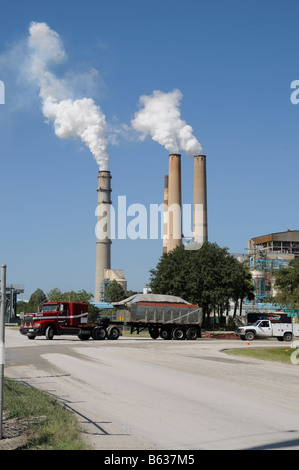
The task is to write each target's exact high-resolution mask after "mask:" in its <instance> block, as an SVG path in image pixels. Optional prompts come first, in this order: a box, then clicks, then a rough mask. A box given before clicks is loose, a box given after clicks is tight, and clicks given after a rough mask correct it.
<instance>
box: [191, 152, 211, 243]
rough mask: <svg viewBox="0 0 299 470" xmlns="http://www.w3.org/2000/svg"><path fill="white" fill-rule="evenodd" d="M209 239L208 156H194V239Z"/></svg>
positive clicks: (195, 240)
mask: <svg viewBox="0 0 299 470" xmlns="http://www.w3.org/2000/svg"><path fill="white" fill-rule="evenodd" d="M207 240H208V218H207V178H206V156H205V155H196V156H195V157H194V200H193V241H194V242H197V243H203V242H205V241H207Z"/></svg>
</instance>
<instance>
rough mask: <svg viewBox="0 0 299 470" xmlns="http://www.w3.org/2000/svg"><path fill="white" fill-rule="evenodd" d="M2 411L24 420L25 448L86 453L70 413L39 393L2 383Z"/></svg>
mask: <svg viewBox="0 0 299 470" xmlns="http://www.w3.org/2000/svg"><path fill="white" fill-rule="evenodd" d="M3 397H4V400H3V410H4V412H5V416H6V417H7V418H8V419H10V418H19V419H25V420H26V421H27V433H28V439H27V444H26V446H25V449H38V450H87V449H89V447H88V446H87V444H86V443H85V442H84V441H83V439H82V437H81V435H80V431H79V424H78V421H77V419H76V417H75V416H74V414H73V413H72V412H70V411H69V410H67V409H66V408H64V407H63V406H62V405H61V404H60V403H59V401H58V400H56V399H55V398H53V397H51V396H50V395H48V394H47V393H45V392H42V391H41V390H37V389H35V388H32V387H30V386H28V385H24V384H22V383H19V382H16V381H14V380H11V379H5V380H4V388H3Z"/></svg>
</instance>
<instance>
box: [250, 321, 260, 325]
mask: <svg viewBox="0 0 299 470" xmlns="http://www.w3.org/2000/svg"><path fill="white" fill-rule="evenodd" d="M260 321H261V320H257V321H256V322H255V323H253V324H252V326H258V325H259V324H260Z"/></svg>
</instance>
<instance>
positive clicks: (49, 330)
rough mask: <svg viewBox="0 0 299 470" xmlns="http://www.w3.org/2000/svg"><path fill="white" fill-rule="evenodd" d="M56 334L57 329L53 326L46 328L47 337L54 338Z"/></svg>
mask: <svg viewBox="0 0 299 470" xmlns="http://www.w3.org/2000/svg"><path fill="white" fill-rule="evenodd" d="M54 334H55V330H54V328H53V326H48V328H47V329H46V338H47V339H53V338H54Z"/></svg>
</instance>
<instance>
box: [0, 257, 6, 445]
mask: <svg viewBox="0 0 299 470" xmlns="http://www.w3.org/2000/svg"><path fill="white" fill-rule="evenodd" d="M5 307H6V265H5V264H2V266H1V309H0V439H2V438H3V433H2V416H3V382H4V363H5V332H4V329H5Z"/></svg>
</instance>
